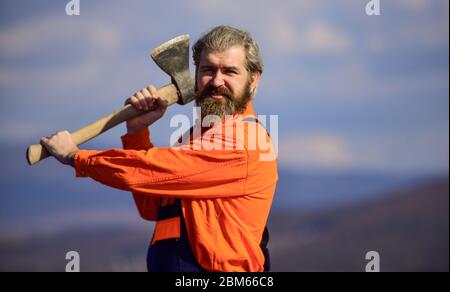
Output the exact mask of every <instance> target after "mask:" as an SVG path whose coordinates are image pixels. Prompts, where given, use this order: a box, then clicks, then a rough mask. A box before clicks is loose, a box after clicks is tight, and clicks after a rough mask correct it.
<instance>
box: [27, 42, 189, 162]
mask: <svg viewBox="0 0 450 292" xmlns="http://www.w3.org/2000/svg"><path fill="white" fill-rule="evenodd" d="M151 57H152V59H153V61H155V63H156V64H157V65H158V66H159V67H160V68H161V69H162V70H163V71H164V72H166V73H167V74H169V76H170V77H171V78H172V82H171V83H170V84H168V85H166V86H163V87H161V88H159V89H158V94H159V96H160V97H161V98H162V99H164V100H166V101H167V102H168V104H169V105H172V104H175V103H178V104H181V105H185V104H187V103H189V102H191V101H192V100H194V91H195V82H194V79H193V78H192V76H191V73H190V72H189V35H182V36H178V37H176V38H174V39H171V40H170V41H167V42H165V43H164V44H162V45H160V46H159V47H157V48H156V49H154V50H153V51H152V53H151ZM150 110H152V109H150ZM142 114H143V112H141V111H138V110H136V109H135V108H134V107H133V106H132V105H131V104H127V105H125V106H124V107H122V108H120V109H119V110H117V111H115V112H113V113H111V114H109V115H107V116H105V117H103V118H101V119H99V120H97V121H95V122H93V123H91V124H89V125H87V126H85V127H83V128H81V129H78V130H76V131H74V132H72V133H70V134H71V135H72V138H73V141H74V142H75V144H77V145H80V144H83V143H85V142H87V141H89V140H91V139H92V138H95V137H97V136H98V135H100V134H102V133H104V132H105V131H107V130H109V129H111V128H113V127H115V126H117V125H118V124H120V123H122V122H124V121H127V120H129V119H132V118H134V117H137V116H139V115H142ZM49 156H50V154H49V153H48V151H47V149H45V147H43V146H42V145H41V144H34V145H31V146H29V147H28V149H27V160H28V164H29V165H33V164H36V163H37V162H39V161H41V160H43V159H45V158H47V157H49Z"/></svg>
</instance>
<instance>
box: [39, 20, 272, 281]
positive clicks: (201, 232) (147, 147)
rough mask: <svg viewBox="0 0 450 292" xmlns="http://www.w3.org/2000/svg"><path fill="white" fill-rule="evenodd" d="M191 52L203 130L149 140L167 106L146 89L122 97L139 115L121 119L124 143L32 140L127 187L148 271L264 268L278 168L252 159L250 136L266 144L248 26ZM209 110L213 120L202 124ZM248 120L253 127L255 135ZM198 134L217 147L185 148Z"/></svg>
mask: <svg viewBox="0 0 450 292" xmlns="http://www.w3.org/2000/svg"><path fill="white" fill-rule="evenodd" d="M193 59H194V63H195V66H196V71H195V75H196V76H195V81H196V105H197V106H198V107H199V108H200V109H201V110H200V112H201V118H200V122H201V123H202V127H201V131H200V134H199V135H197V136H195V135H190V139H189V141H188V142H187V145H180V146H176V147H167V148H163V147H155V146H154V145H153V144H152V143H151V142H150V131H149V126H150V125H152V124H153V123H155V122H156V121H157V120H159V119H160V118H161V117H162V116H163V115H164V114H165V112H166V108H167V103H166V102H165V101H164V100H163V99H161V98H160V97H159V96H158V92H157V90H156V88H155V87H153V86H150V87H148V88H145V89H142V90H141V91H139V92H137V93H136V94H135V95H134V96H132V97H130V98H128V99H127V101H126V103H130V104H132V105H133V106H134V107H135V108H137V109H138V110H141V111H142V112H143V114H142V115H141V116H139V117H136V118H134V119H131V120H129V121H127V134H126V135H124V136H122V137H121V138H122V143H123V146H124V149H123V150H122V149H112V150H108V151H96V150H80V149H79V148H78V147H77V146H76V145H75V144H74V142H73V141H72V139H71V136H70V134H69V133H68V132H67V131H62V132H58V133H56V134H55V135H52V136H50V137H44V138H42V140H41V143H42V144H43V145H44V146H45V147H46V148H47V149H48V151H49V152H50V153H51V154H52V155H53V156H54V157H55V158H56V159H58V160H59V161H60V162H61V163H63V164H67V165H71V166H73V167H74V168H75V170H76V175H77V176H78V177H91V178H92V179H94V180H96V181H98V182H100V183H103V184H105V185H108V186H111V187H114V188H118V189H122V190H126V191H131V192H132V194H133V197H134V200H135V202H136V206H137V209H138V210H139V213H140V215H141V216H142V217H143V218H144V219H146V220H150V221H156V225H155V229H154V233H153V238H152V241H151V244H150V248H149V252H148V255H147V266H148V270H149V271H176V272H192V271H217V272H240V271H249V272H258V271H268V270H269V269H270V258H269V252H268V249H267V242H268V232H267V228H266V227H265V226H266V223H267V219H268V216H269V212H270V208H271V205H272V200H273V197H274V194H275V187H276V182H277V179H278V175H277V162H276V159H275V157H274V158H273V159H261V157H263V154H267V149H262V148H261V147H259V143H255V141H254V139H255V137H256V136H259V137H258V138H257V139H261V138H262V139H263V140H265V141H266V142H267V141H268V142H269V144H270V145H272V144H271V141H270V137H269V136H268V134H267V132H266V131H265V129H264V128H263V127H262V126H261V125H259V124H258V120H257V118H256V116H255V113H254V110H253V107H252V103H251V101H252V100H253V99H254V97H255V95H256V89H257V87H258V85H259V81H260V77H261V74H262V72H263V62H262V58H261V56H260V52H259V48H258V45H257V44H256V42H255V41H254V39H253V38H252V36H251V35H250V34H249V33H248V32H245V31H242V30H240V29H237V28H234V27H230V26H218V27H215V28H213V29H212V30H210V31H209V32H208V33H206V34H205V35H204V36H202V37H201V38H200V39H199V40H198V41H197V42H196V43H195V45H194V46H193ZM209 117H215V119H213V120H214V121H215V122H213V123H206V124H207V125H206V126H205V123H203V121H205V119H207V118H209ZM230 121H231V122H230ZM251 126H256V127H257V128H258V129H259V130H261V129H262V131H257V132H258V135H256V136H255V135H254V134H252V133H251V132H250V130H249V129H251ZM191 132H192V131H191ZM236 133H241V134H238V135H236ZM261 133H263V134H261ZM205 137H208V138H207V140H209V139H210V138H211V137H214V145H216V146H217V145H221V146H223V147H207V148H208V149H206V148H205V147H199V148H196V147H192V146H193V145H204V144H205V143H204V142H205V141H204V140H205ZM255 145H256V147H255ZM270 148H271V150H273V149H272V147H270ZM271 150H269V152H270V151H271Z"/></svg>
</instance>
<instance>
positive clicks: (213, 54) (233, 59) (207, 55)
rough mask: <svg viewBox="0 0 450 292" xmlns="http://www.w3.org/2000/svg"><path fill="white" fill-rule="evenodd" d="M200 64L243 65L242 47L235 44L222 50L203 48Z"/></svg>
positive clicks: (243, 53)
mask: <svg viewBox="0 0 450 292" xmlns="http://www.w3.org/2000/svg"><path fill="white" fill-rule="evenodd" d="M200 64H201V65H223V66H225V65H226V66H235V67H242V66H245V51H244V47H242V46H239V45H236V46H232V47H230V48H228V49H225V50H223V51H209V50H205V51H204V52H203V53H202V55H201V59H200Z"/></svg>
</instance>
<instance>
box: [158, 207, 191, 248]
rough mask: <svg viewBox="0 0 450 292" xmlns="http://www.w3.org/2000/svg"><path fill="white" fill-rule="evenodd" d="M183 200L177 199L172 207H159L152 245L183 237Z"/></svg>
mask: <svg viewBox="0 0 450 292" xmlns="http://www.w3.org/2000/svg"><path fill="white" fill-rule="evenodd" d="M181 216H183V211H182V210H181V200H179V199H177V200H175V202H174V203H173V204H171V205H167V206H163V207H159V208H158V210H157V213H156V225H155V231H154V233H153V239H152V244H154V243H155V242H157V241H158V240H165V239H172V238H180V237H181Z"/></svg>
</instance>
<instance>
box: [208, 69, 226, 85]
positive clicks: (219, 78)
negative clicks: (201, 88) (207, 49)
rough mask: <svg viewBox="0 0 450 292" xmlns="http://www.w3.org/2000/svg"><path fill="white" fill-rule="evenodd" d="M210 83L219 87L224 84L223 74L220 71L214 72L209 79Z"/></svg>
mask: <svg viewBox="0 0 450 292" xmlns="http://www.w3.org/2000/svg"><path fill="white" fill-rule="evenodd" d="M211 84H212V85H213V86H214V87H221V86H223V85H224V84H225V82H224V80H223V74H222V73H221V72H220V71H218V72H216V74H215V75H214V77H213V79H212V80H211Z"/></svg>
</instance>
